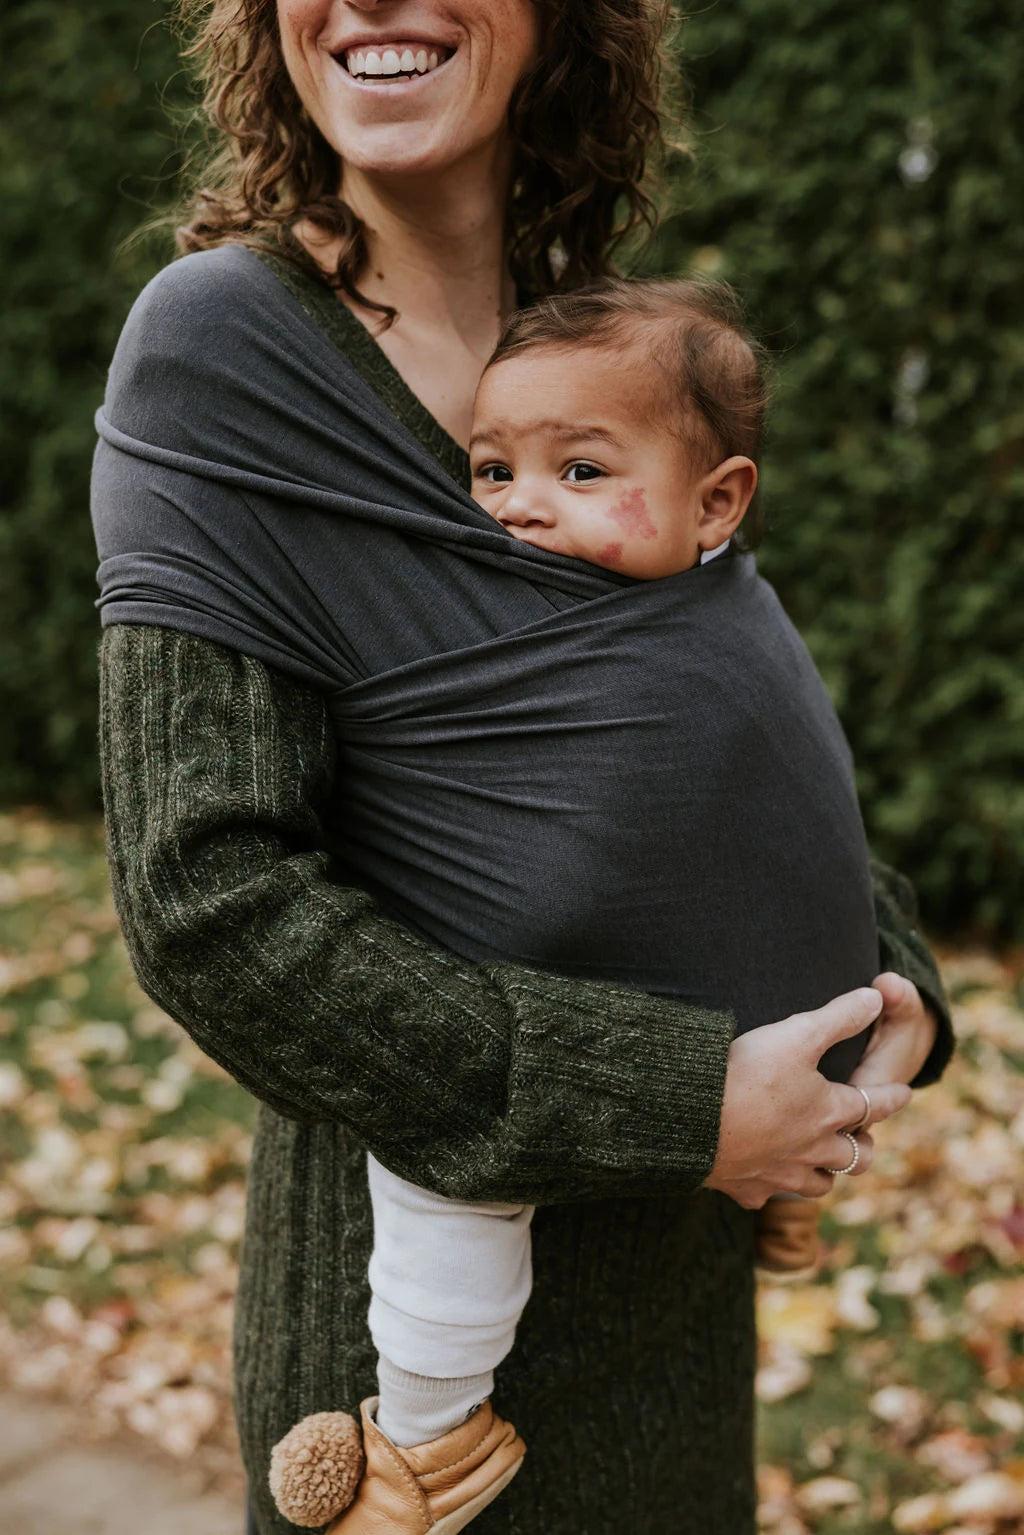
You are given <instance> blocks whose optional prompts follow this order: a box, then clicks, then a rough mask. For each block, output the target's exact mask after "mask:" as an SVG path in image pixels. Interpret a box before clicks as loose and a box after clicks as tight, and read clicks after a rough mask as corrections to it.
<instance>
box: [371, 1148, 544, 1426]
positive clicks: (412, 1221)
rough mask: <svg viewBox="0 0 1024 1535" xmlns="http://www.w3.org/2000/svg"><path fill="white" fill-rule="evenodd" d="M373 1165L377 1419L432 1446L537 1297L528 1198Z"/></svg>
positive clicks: (477, 1393) (489, 1386)
mask: <svg viewBox="0 0 1024 1535" xmlns="http://www.w3.org/2000/svg"><path fill="white" fill-rule="evenodd" d="M367 1164H368V1173H369V1182H370V1198H371V1202H372V1205H373V1225H374V1245H373V1256H372V1257H371V1259H370V1289H371V1291H372V1297H371V1301H370V1333H371V1335H372V1337H373V1341H374V1345H375V1347H376V1349H377V1353H378V1355H379V1359H378V1365H377V1377H378V1381H379V1383H380V1405H379V1406H378V1409H377V1424H378V1427H379V1428H380V1429H381V1431H382V1432H383V1433H385V1434H386V1435H387V1437H388V1438H389V1439H390V1440H391V1441H392V1443H393V1444H398V1445H404V1446H410V1445H414V1444H425V1443H427V1442H429V1441H430V1440H431V1439H437V1438H440V1436H441V1435H442V1434H445V1433H447V1432H448V1431H449V1429H452V1428H455V1427H456V1426H457V1425H458V1424H459V1423H461V1422H463V1421H464V1419H465V1418H466V1417H467V1416H468V1415H469V1413H470V1412H471V1411H472V1410H473V1408H474V1407H476V1406H477V1405H478V1403H480V1402H481V1401H483V1400H484V1398H485V1397H488V1396H490V1394H491V1391H492V1390H493V1387H494V1369H495V1366H496V1365H498V1364H500V1362H501V1360H502V1359H504V1357H505V1355H506V1354H507V1353H508V1351H509V1349H510V1348H511V1347H512V1344H513V1341H514V1339H515V1330H516V1325H517V1323H518V1321H519V1318H520V1316H521V1315H522V1312H523V1308H524V1306H525V1305H526V1302H527V1300H528V1299H529V1297H530V1287H531V1281H532V1275H531V1269H530V1221H531V1219H532V1216H533V1206H532V1205H510V1204H470V1203H464V1202H463V1201H461V1200H455V1199H445V1198H443V1197H442V1196H441V1195H439V1194H431V1193H430V1192H429V1191H428V1190H427V1189H421V1188H417V1187H416V1185H415V1184H412V1183H406V1181H405V1180H404V1179H403V1178H399V1177H396V1175H395V1174H394V1173H390V1172H388V1170H387V1169H386V1168H384V1167H382V1166H381V1165H380V1163H379V1162H378V1161H377V1160H376V1158H374V1157H372V1156H368V1158H367Z"/></svg>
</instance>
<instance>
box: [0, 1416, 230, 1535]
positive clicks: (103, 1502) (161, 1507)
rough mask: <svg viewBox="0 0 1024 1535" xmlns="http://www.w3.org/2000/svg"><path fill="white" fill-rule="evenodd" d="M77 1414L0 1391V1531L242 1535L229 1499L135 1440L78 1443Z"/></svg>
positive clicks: (15, 1534) (16, 1534) (3, 1534)
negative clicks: (200, 1486)
mask: <svg viewBox="0 0 1024 1535" xmlns="http://www.w3.org/2000/svg"><path fill="white" fill-rule="evenodd" d="M76 1418H77V1415H76V1413H74V1412H73V1411H72V1410H71V1409H70V1408H65V1407H59V1406H55V1405H53V1404H52V1403H49V1402H41V1401H39V1400H37V1399H34V1398H32V1397H24V1396H16V1395H13V1394H12V1393H10V1392H0V1535H139V1531H140V1530H144V1531H145V1532H146V1535H185V1532H187V1535H242V1529H243V1516H242V1513H241V1511H240V1509H239V1508H238V1506H237V1504H236V1503H235V1502H234V1501H233V1500H232V1499H230V1498H227V1497H225V1496H224V1495H223V1494H222V1493H202V1492H198V1491H196V1490H195V1489H194V1488H192V1487H190V1485H189V1482H188V1478H187V1476H186V1474H185V1473H184V1472H183V1471H181V1470H180V1469H179V1468H177V1467H176V1466H175V1465H174V1464H173V1462H170V1461H168V1460H166V1459H164V1458H162V1457H160V1456H157V1455H156V1454H155V1453H153V1452H152V1451H149V1450H147V1449H146V1447H145V1446H144V1445H143V1444H142V1443H141V1441H139V1442H136V1443H128V1442H125V1441H121V1442H118V1443H116V1444H98V1445H97V1444H86V1443H83V1440H82V1436H81V1435H80V1434H78V1433H76Z"/></svg>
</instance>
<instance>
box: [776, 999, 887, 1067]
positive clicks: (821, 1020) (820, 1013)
mask: <svg viewBox="0 0 1024 1535" xmlns="http://www.w3.org/2000/svg"><path fill="white" fill-rule="evenodd" d="M882 1006H883V1002H882V993H881V992H880V991H876V990H875V989H874V987H873V986H860V987H858V989H857V990H856V991H847V992H844V993H843V995H842V996H841V997H833V999H832V1001H831V1002H826V1003H825V1006H824V1007H819V1008H818V1009H817V1011H816V1012H813V1013H797V1014H796V1015H795V1016H794V1018H793V1019H787V1022H795V1023H798V1024H799V1027H800V1030H801V1033H802V1034H803V1037H804V1039H805V1041H806V1046H807V1050H808V1052H813V1054H814V1060H815V1064H817V1062H818V1061H820V1060H821V1057H822V1056H823V1055H824V1054H825V1051H826V1050H827V1049H828V1048H829V1046H830V1045H834V1044H837V1043H838V1041H839V1040H841V1039H852V1037H853V1036H854V1035H855V1034H862V1033H863V1032H864V1030H865V1029H866V1028H867V1026H868V1024H869V1023H873V1022H874V1020H875V1019H876V1018H877V1017H878V1015H879V1013H880V1012H881V1011H882Z"/></svg>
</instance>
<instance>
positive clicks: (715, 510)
mask: <svg viewBox="0 0 1024 1535" xmlns="http://www.w3.org/2000/svg"><path fill="white" fill-rule="evenodd" d="M756 489H757V465H756V464H755V463H754V461H753V459H752V458H744V457H743V456H742V455H740V454H736V455H735V456H734V457H732V458H726V459H723V460H722V462H721V463H720V464H716V466H715V468H714V469H712V470H711V472H710V473H709V474H706V475H705V476H704V478H703V480H702V481H701V483H700V501H701V515H700V522H699V524H698V528H697V542H698V544H699V545H700V547H701V549H703V550H710V549H719V548H721V546H722V544H724V543H726V542H727V541H728V540H729V539H730V538H731V537H732V535H733V534H734V533H735V531H736V529H737V528H738V527H739V525H740V523H741V522H742V521H743V519H744V517H745V516H746V514H747V507H748V506H749V505H750V503H751V501H752V500H753V497H754V491H755V490H756Z"/></svg>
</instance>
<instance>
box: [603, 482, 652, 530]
mask: <svg viewBox="0 0 1024 1535" xmlns="http://www.w3.org/2000/svg"><path fill="white" fill-rule="evenodd" d="M608 515H609V517H611V518H612V520H613V521H614V522H617V523H618V525H619V527H620V528H621V529H622V531H623V532H624V533H630V534H632V535H633V536H634V537H636V538H657V536H658V529H657V528H656V527H655V525H654V522H653V520H652V518H651V514H650V512H649V511H648V510H647V501H646V499H645V497H644V492H643V486H642V485H637V486H635V487H634V488H633V489H632V490H627V491H625V492H624V493H623V496H622V500H621V501H619V502H617V503H616V505H615V506H613V507H612V509H611V511H610V512H609V513H608Z"/></svg>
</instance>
